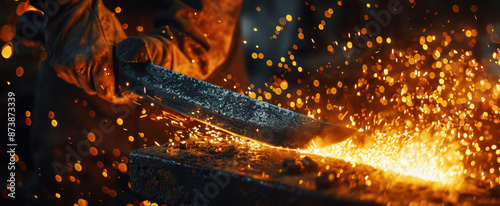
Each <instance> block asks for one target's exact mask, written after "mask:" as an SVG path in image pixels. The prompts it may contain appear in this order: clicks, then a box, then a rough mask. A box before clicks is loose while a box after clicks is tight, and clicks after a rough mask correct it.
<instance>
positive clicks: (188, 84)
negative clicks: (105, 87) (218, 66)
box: [117, 62, 356, 148]
mask: <svg viewBox="0 0 500 206" xmlns="http://www.w3.org/2000/svg"><path fill="white" fill-rule="evenodd" d="M118 70H119V71H117V73H118V75H117V81H118V84H119V85H120V86H121V87H122V88H124V89H126V90H129V91H131V92H134V93H137V94H139V95H141V96H143V97H145V98H148V99H150V100H152V101H154V102H156V103H159V104H161V105H163V106H165V107H167V108H169V109H171V110H174V111H176V112H179V113H182V114H184V115H187V116H190V117H193V118H195V119H197V120H199V121H202V122H205V123H208V124H210V125H214V126H216V127H218V128H221V129H223V130H226V131H229V132H232V133H235V134H237V135H241V136H244V137H247V138H251V139H255V140H258V141H261V142H265V143H269V144H272V145H276V146H283V147H289V148H298V147H301V146H304V145H305V144H307V143H308V142H310V140H312V139H313V138H315V137H317V136H318V135H319V136H320V137H322V139H324V140H325V141H326V142H329V143H336V142H340V141H343V140H345V139H347V138H348V137H350V136H351V135H353V134H354V133H356V130H354V129H350V128H346V127H342V126H339V125H336V124H332V123H328V122H324V121H321V120H317V119H313V118H309V117H307V116H305V115H302V114H299V113H296V112H293V111H290V110H287V109H283V108H280V107H278V106H275V105H272V104H268V103H266V102H263V101H259V100H256V99H253V98H250V97H248V96H244V95H241V94H239V93H236V92H233V91H230V90H226V89H223V88H221V87H218V86H216V85H213V84H210V83H207V82H204V81H201V80H198V79H195V78H192V77H189V76H186V75H183V74H180V73H177V72H174V71H172V70H169V69H166V68H163V67H160V66H157V65H154V64H151V63H124V62H119V68H118ZM325 141H324V142H325Z"/></svg>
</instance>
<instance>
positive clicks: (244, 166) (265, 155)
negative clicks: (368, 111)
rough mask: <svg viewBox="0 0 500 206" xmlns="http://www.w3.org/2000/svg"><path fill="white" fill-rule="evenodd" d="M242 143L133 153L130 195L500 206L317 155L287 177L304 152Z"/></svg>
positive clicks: (173, 199) (479, 191)
mask: <svg viewBox="0 0 500 206" xmlns="http://www.w3.org/2000/svg"><path fill="white" fill-rule="evenodd" d="M241 141H243V143H242V142H241ZM241 141H240V142H239V143H236V142H234V141H228V140H222V141H220V142H212V143H211V142H201V143H200V142H199V141H198V142H194V141H191V142H188V143H187V145H188V146H187V148H184V149H181V148H179V146H178V144H177V145H174V146H172V145H171V144H169V146H158V147H147V148H142V149H138V150H134V151H132V153H131V154H130V163H129V170H130V175H131V179H130V183H131V187H132V190H133V191H134V192H136V193H138V194H139V195H141V196H142V197H144V198H147V199H149V200H152V201H158V202H162V203H166V204H168V205H171V204H173V205H387V204H389V203H391V204H393V205H411V204H416V203H418V204H420V203H426V205H427V204H437V205H442V204H448V203H452V205H453V204H455V205H471V204H472V205H475V204H487V205H489V204H498V203H500V201H499V199H498V198H495V197H492V195H491V194H490V193H489V192H488V189H486V188H485V187H483V188H481V187H478V186H477V184H476V185H474V186H472V185H471V187H464V188H463V189H461V190H459V191H450V190H448V189H436V187H435V184H437V183H433V182H429V181H424V180H421V179H418V178H415V177H409V176H403V175H398V174H394V173H391V172H384V171H382V170H378V169H375V168H373V167H371V166H366V165H355V164H352V163H349V162H345V161H343V160H339V159H333V158H327V157H321V156H314V155H313V156H310V155H309V156H308V157H310V158H311V159H312V160H313V161H315V162H316V163H317V164H318V169H317V170H316V171H304V170H303V171H301V172H299V173H297V174H289V173H288V172H287V169H286V168H284V167H283V166H282V161H283V159H285V158H291V159H295V160H296V162H300V161H301V159H303V158H304V154H300V153H298V152H296V151H292V150H284V149H275V148H274V149H273V148H270V147H268V146H261V145H257V144H255V143H250V141H248V142H246V141H245V140H241ZM327 173H333V174H335V175H336V177H335V180H334V181H333V182H332V183H331V185H327V186H326V187H323V186H322V187H318V185H317V184H318V178H319V177H318V176H321V174H327Z"/></svg>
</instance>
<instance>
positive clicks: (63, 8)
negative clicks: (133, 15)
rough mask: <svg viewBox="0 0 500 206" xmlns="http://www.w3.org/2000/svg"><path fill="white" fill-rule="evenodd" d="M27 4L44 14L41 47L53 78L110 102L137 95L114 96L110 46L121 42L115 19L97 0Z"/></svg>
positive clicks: (66, 0)
mask: <svg viewBox="0 0 500 206" xmlns="http://www.w3.org/2000/svg"><path fill="white" fill-rule="evenodd" d="M31 4H32V5H33V6H35V7H37V8H39V9H40V10H42V11H43V12H44V16H45V17H46V18H47V21H46V24H45V25H44V28H43V29H44V35H45V42H44V44H45V46H46V49H47V51H48V59H47V61H48V62H49V64H50V65H51V66H52V67H53V68H54V69H55V71H56V73H57V76H59V77H60V78H62V79H64V80H65V81H66V82H68V83H71V84H74V85H76V86H78V87H80V88H82V89H83V90H84V91H85V92H86V93H88V94H90V95H94V94H97V95H99V96H100V97H101V98H103V99H105V100H107V101H109V102H112V103H126V102H128V101H129V99H131V98H137V95H135V94H131V93H124V94H120V95H118V94H117V91H116V86H115V76H114V72H113V47H114V46H116V45H117V43H118V42H120V41H122V40H123V39H125V38H126V37H127V36H126V35H125V33H124V31H123V29H122V28H121V24H120V22H119V21H118V19H117V18H116V17H115V16H114V14H113V13H112V12H110V11H109V10H108V9H107V8H106V7H105V6H104V5H103V3H102V1H101V0H40V1H32V2H31Z"/></svg>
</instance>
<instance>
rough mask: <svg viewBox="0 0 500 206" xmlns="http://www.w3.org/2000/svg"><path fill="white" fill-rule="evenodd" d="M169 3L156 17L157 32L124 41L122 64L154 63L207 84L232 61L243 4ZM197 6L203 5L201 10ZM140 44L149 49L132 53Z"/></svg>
mask: <svg viewBox="0 0 500 206" xmlns="http://www.w3.org/2000/svg"><path fill="white" fill-rule="evenodd" d="M169 2H170V3H169V4H168V5H166V6H165V9H163V10H161V11H160V12H158V13H157V14H155V19H154V22H155V24H156V25H157V28H156V29H155V31H154V32H153V33H152V34H150V35H148V36H141V37H131V38H129V39H127V40H125V41H123V42H122V43H120V44H119V45H118V47H117V55H118V57H119V58H120V60H122V61H127V62H144V61H151V62H152V63H153V64H156V65H160V66H162V67H165V68H167V69H172V70H174V71H176V72H179V73H183V74H185V75H189V76H191V77H194V78H197V79H201V80H206V79H207V78H208V77H209V76H210V75H212V73H213V72H214V71H215V70H216V69H217V68H218V67H220V66H221V65H222V64H223V63H224V62H225V61H226V60H227V59H228V58H230V57H231V54H230V49H231V44H233V43H236V42H234V41H233V36H234V35H233V34H234V33H235V29H236V25H237V21H238V17H239V12H240V8H241V0H199V1H190V4H186V3H184V2H183V1H180V0H173V1H169ZM193 5H199V8H196V6H193ZM138 41H140V42H139V43H138ZM138 44H139V45H142V47H145V48H142V49H137V51H138V52H130V51H129V50H130V48H136V47H137V45H138ZM131 45H134V46H131ZM242 64H243V62H242ZM242 69H243V68H242Z"/></svg>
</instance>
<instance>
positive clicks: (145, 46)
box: [116, 35, 170, 66]
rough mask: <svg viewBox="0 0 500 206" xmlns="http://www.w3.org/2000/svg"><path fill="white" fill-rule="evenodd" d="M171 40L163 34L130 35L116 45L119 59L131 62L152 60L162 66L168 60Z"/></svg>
mask: <svg viewBox="0 0 500 206" xmlns="http://www.w3.org/2000/svg"><path fill="white" fill-rule="evenodd" d="M169 44H170V43H169V41H168V40H167V39H166V38H165V37H163V36H161V35H150V36H140V37H129V38H127V39H125V40H123V41H122V42H120V43H119V44H118V45H117V47H116V56H117V57H118V59H119V60H121V61H123V62H129V63H140V62H152V63H154V64H157V65H160V66H162V64H161V62H163V61H166V59H167V58H168V57H167V54H168V52H167V51H168V47H169Z"/></svg>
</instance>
